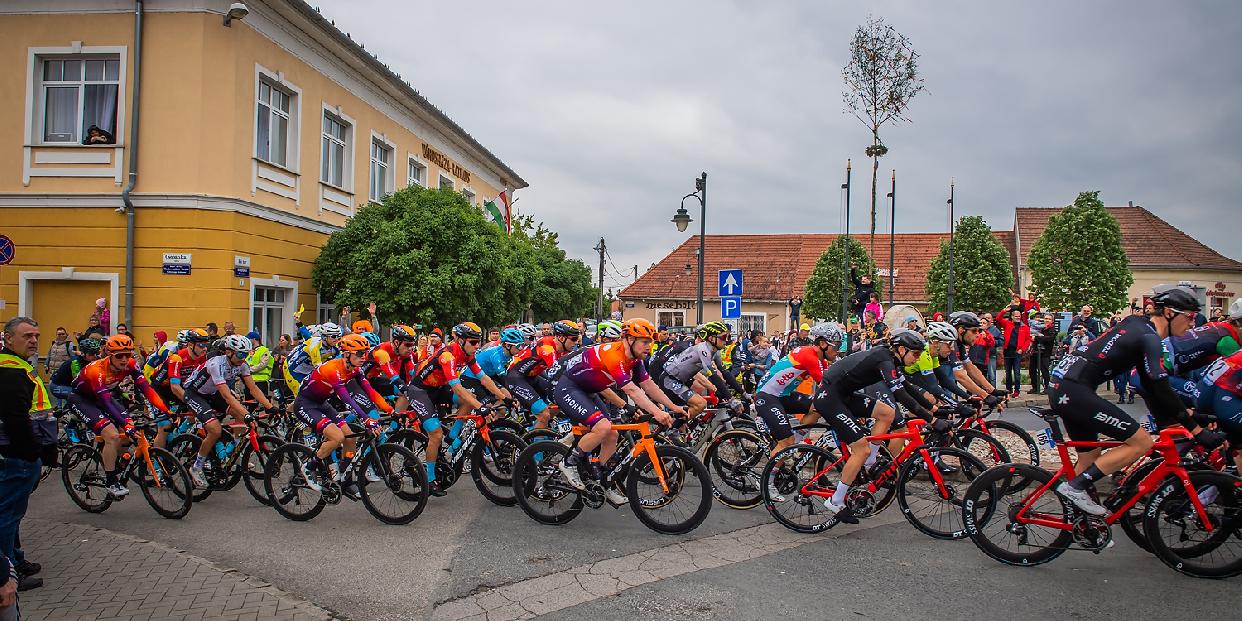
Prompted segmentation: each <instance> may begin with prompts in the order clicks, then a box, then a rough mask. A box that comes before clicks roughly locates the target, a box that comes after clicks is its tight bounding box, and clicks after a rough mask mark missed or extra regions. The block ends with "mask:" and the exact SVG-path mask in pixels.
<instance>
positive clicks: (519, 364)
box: [509, 336, 562, 377]
mask: <svg viewBox="0 0 1242 621" xmlns="http://www.w3.org/2000/svg"><path fill="white" fill-rule="evenodd" d="M561 355H562V354H559V353H557V351H556V340H555V337H551V336H545V337H541V338H539V339H536V340H535V342H534V343H531V344H530V345H527V346H526V347H523V348H522V349H520V350H518V352H517V353H516V354H514V355H513V360H512V361H511V362H510V363H509V369H510V370H511V371H516V372H518V373H521V374H522V375H525V376H527V377H534V376H536V375H539V374H540V373H543V372H544V371H545V370H546V369H547V368H548V367H550V366H552V365H554V364H556V361H557V359H558V358H560V357H561Z"/></svg>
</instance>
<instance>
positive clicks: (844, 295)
mask: <svg viewBox="0 0 1242 621" xmlns="http://www.w3.org/2000/svg"><path fill="white" fill-rule="evenodd" d="M852 170H853V165H852V164H851V162H850V160H845V183H842V184H841V189H843V190H845V239H844V240H843V241H844V243H845V262H844V264H842V266H841V270H842V276H841V323H845V318H846V317H847V316H848V315H849V308H850V306H849V304H850V296H849V290H850V171H852Z"/></svg>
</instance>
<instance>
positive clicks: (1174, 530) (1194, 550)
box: [1143, 470, 1242, 578]
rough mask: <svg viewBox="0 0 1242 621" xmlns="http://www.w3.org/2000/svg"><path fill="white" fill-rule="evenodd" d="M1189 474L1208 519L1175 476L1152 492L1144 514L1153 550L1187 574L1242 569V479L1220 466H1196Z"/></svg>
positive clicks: (1221, 573)
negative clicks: (1226, 471) (1218, 469)
mask: <svg viewBox="0 0 1242 621" xmlns="http://www.w3.org/2000/svg"><path fill="white" fill-rule="evenodd" d="M1189 476H1190V484H1191V487H1192V489H1193V490H1194V491H1193V492H1192V493H1195V494H1196V495H1198V497H1199V502H1200V503H1201V504H1202V505H1203V511H1204V513H1205V514H1206V515H1207V523H1204V520H1203V517H1202V516H1200V515H1199V511H1198V510H1197V508H1196V507H1195V506H1194V504H1193V503H1192V502H1191V500H1190V496H1189V494H1188V493H1187V491H1186V488H1185V487H1184V486H1183V485H1182V482H1181V481H1179V480H1178V479H1176V478H1170V479H1169V480H1167V481H1165V482H1164V483H1162V484H1161V485H1160V487H1158V488H1156V491H1155V492H1153V493H1152V496H1151V501H1150V502H1149V503H1148V505H1147V512H1146V513H1145V514H1144V523H1143V530H1144V532H1146V533H1147V540H1148V541H1149V542H1151V547H1152V551H1153V552H1155V553H1156V556H1157V557H1159V558H1160V560H1161V561H1163V562H1164V564H1165V565H1168V566H1169V567H1172V568H1173V569H1174V570H1176V571H1178V572H1180V573H1183V574H1186V575H1187V576H1193V577H1195V578H1230V577H1233V576H1237V575H1239V574H1242V479H1239V478H1238V477H1235V476H1232V475H1229V474H1227V473H1224V472H1217V471H1214V470H1202V471H1194V472H1190V473H1189ZM1209 524H1210V527H1209V526H1208V525H1209Z"/></svg>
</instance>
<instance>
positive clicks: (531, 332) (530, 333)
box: [517, 323, 539, 339]
mask: <svg viewBox="0 0 1242 621" xmlns="http://www.w3.org/2000/svg"><path fill="white" fill-rule="evenodd" d="M517 329H518V330H520V331H521V332H522V334H523V335H525V336H526V338H528V339H533V338H535V337H536V336H539V328H536V327H535V324H533V323H524V324H521V325H519V326H518V327H517Z"/></svg>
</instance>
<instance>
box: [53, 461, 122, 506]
mask: <svg viewBox="0 0 1242 621" xmlns="http://www.w3.org/2000/svg"><path fill="white" fill-rule="evenodd" d="M60 480H61V482H63V483H64V484H65V491H66V492H68V493H69V499H70V500H72V501H73V504H75V505H77V506H79V507H81V508H82V510H83V511H86V512H89V513H103V512H104V511H107V510H108V507H111V506H112V497H111V496H110V495H109V494H108V490H107V487H106V485H105V482H104V471H103V464H102V463H101V459H100V456H99V451H96V450H95V449H94V448H91V447H90V446H87V445H85V444H76V445H74V446H71V447H69V450H67V451H65V454H64V455H63V456H62V457H61V458H60Z"/></svg>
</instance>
